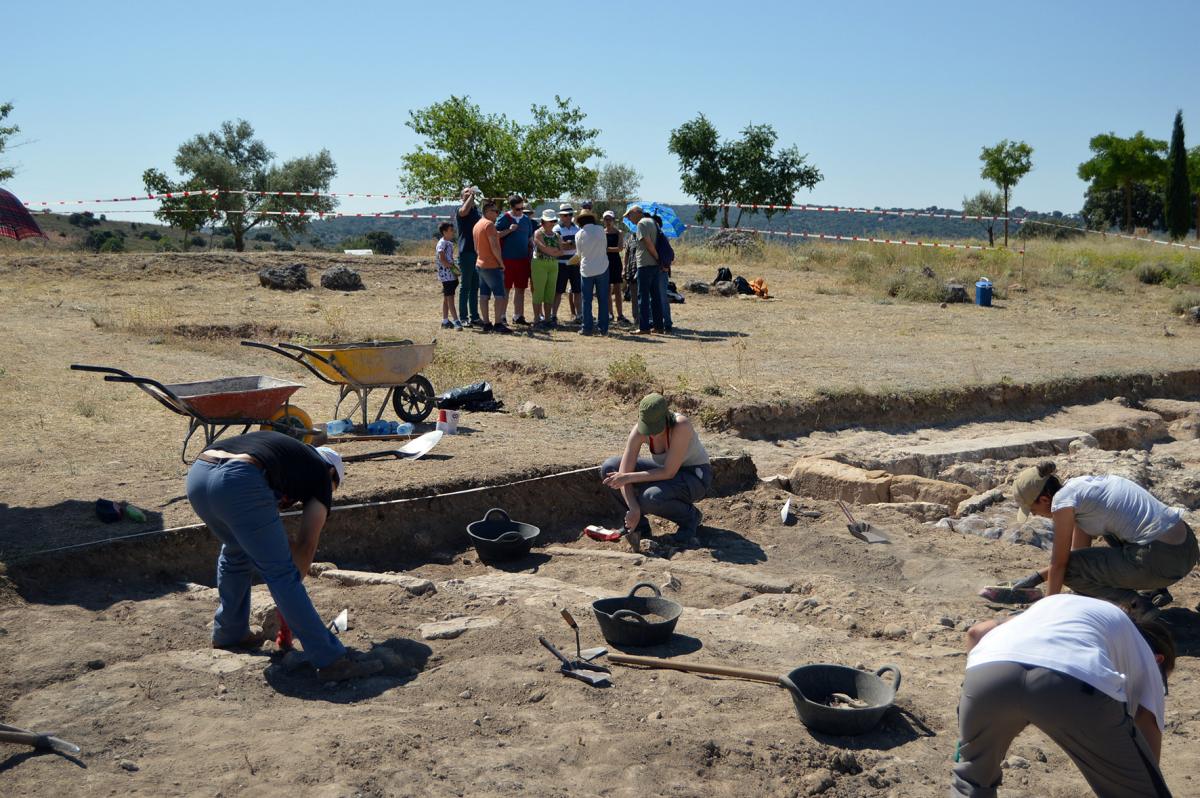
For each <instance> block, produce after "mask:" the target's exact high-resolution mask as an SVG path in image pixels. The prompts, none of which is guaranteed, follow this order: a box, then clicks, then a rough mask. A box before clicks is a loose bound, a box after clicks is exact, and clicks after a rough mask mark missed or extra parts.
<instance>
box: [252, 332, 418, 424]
mask: <svg viewBox="0 0 1200 798" xmlns="http://www.w3.org/2000/svg"><path fill="white" fill-rule="evenodd" d="M435 344H436V341H434V342H430V343H428V344H414V343H413V342H412V341H365V342H360V343H353V344H317V345H315V346H301V345H300V344H290V343H279V344H265V343H261V342H259V341H242V346H253V347H257V348H259V349H267V350H269V351H271V352H275V353H276V354H279V355H283V356H284V357H286V358H287V359H288V360H294V361H295V362H297V363H299V364H300V365H302V366H304V367H305V368H306V369H308V370H309V371H310V372H312V373H313V374H314V375H315V376H316V377H317V378H318V379H320V380H321V381H322V382H327V383H329V384H330V385H336V386H338V400H337V404H336V405H334V408H333V415H334V418H340V417H341V415H340V414H341V408H342V404H343V403H344V402H345V401H346V400H347V399H348V398H350V397H354V399H355V404H354V405H353V406H352V407H351V408H350V409H349V410H347V411H346V414H347V415H349V416H353V415H354V413H356V412H358V413H360V414H361V417H362V423H363V426H366V425H367V424H368V423H369V419H368V415H367V399H368V397H369V396H370V395H371V392H372V391H374V390H379V389H386V391H387V393H386V394H385V395H384V397H383V401H382V402H380V404H379V409H378V411H377V412H376V413H375V418H374V420H375V421H378V420H379V419H380V418H381V417H382V416H383V411H384V410H385V409H386V408H387V405H388V402H389V401H390V402H391V404H392V407H393V409H395V411H396V415H398V416H399V417H400V418H401V419H403V420H405V421H408V422H411V423H413V424H417V423H419V422H421V421H424V420H425V419H426V418H428V417H429V414H430V413H432V412H433V408H434V393H433V384H432V383H431V382H429V380H428V379H426V378H425V377H423V376H422V375H421V374H420V373H419V372H420V371H421V370H422V369H423V368H425V367H426V366H428V365H429V364H430V363H432V362H433V349H434V345H435Z"/></svg>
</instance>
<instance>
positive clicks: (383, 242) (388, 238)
mask: <svg viewBox="0 0 1200 798" xmlns="http://www.w3.org/2000/svg"><path fill="white" fill-rule="evenodd" d="M365 238H366V242H367V247H368V248H369V249H371V250H373V251H375V252H378V253H379V254H380V255H395V254H396V237H395V236H394V235H392V234H391V233H389V232H388V231H387V230H372V231H371V232H369V233H367V235H366V236H365Z"/></svg>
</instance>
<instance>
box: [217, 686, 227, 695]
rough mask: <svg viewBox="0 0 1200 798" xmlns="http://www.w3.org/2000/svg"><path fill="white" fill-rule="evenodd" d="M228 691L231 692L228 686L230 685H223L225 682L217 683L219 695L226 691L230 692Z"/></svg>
mask: <svg viewBox="0 0 1200 798" xmlns="http://www.w3.org/2000/svg"><path fill="white" fill-rule="evenodd" d="M228 692H229V688H228V687H226V686H225V685H223V684H218V685H217V693H218V695H224V694H225V693H228Z"/></svg>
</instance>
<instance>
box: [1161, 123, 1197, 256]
mask: <svg viewBox="0 0 1200 798" xmlns="http://www.w3.org/2000/svg"><path fill="white" fill-rule="evenodd" d="M1163 205H1164V208H1163V210H1164V211H1166V219H1167V233H1169V234H1170V236H1171V238H1172V239H1175V240H1179V239H1181V238H1183V237H1184V236H1186V235H1187V232H1188V228H1189V227H1191V223H1192V218H1191V217H1192V189H1191V186H1190V185H1189V183H1188V168H1187V148H1186V147H1184V145H1183V111H1176V112H1175V128H1174V130H1172V131H1171V150H1170V152H1168V153H1167V193H1166V197H1165V198H1164V203H1163Z"/></svg>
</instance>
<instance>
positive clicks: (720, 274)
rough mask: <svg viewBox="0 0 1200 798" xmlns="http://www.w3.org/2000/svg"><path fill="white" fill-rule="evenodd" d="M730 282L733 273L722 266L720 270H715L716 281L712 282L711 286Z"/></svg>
mask: <svg viewBox="0 0 1200 798" xmlns="http://www.w3.org/2000/svg"><path fill="white" fill-rule="evenodd" d="M732 281H733V272H731V271H729V269H728V268H726V267H725V266H722V267H721V268H719V269H717V279H715V280H713V281H712V284H713V285H716V284H717V283H728V282H732Z"/></svg>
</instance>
